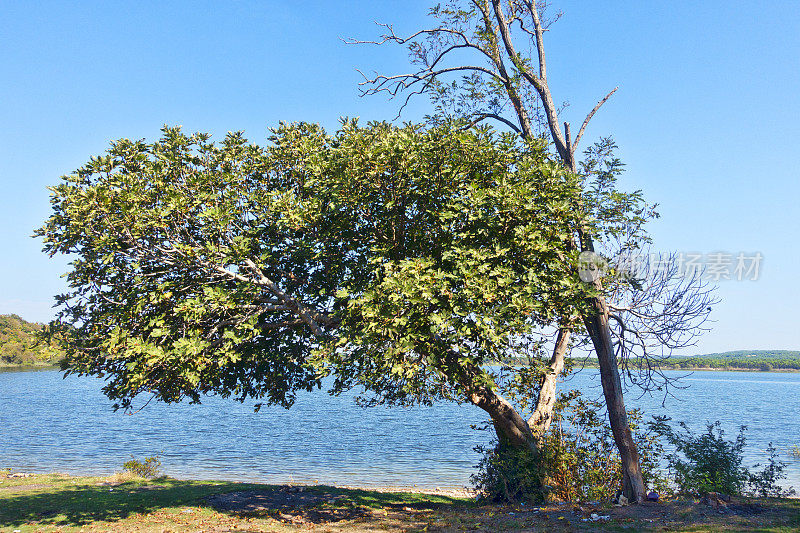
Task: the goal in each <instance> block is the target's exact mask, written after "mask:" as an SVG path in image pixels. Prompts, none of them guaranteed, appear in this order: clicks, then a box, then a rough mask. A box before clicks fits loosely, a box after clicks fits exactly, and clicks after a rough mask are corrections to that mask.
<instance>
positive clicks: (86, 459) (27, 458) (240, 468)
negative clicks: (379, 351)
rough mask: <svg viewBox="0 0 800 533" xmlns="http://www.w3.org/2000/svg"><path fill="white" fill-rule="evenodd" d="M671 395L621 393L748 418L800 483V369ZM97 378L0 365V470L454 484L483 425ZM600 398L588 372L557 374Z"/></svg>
mask: <svg viewBox="0 0 800 533" xmlns="http://www.w3.org/2000/svg"><path fill="white" fill-rule="evenodd" d="M683 384H684V385H688V386H689V387H688V389H686V390H681V391H676V394H677V396H678V399H674V398H669V399H667V402H666V406H665V407H662V406H661V401H662V398H661V397H654V398H648V397H644V398H640V399H638V400H635V399H634V395H630V396H629V398H628V401H627V403H628V405H629V407H631V406H638V407H642V408H643V409H644V410H645V411H646V413H647V414H648V415H650V414H666V415H669V416H671V417H672V418H673V419H675V420H685V421H687V422H688V423H689V424H690V426H691V427H693V428H696V429H702V428H703V424H704V423H705V422H706V421H714V420H720V421H721V422H722V423H723V428H725V429H726V430H727V432H728V435H729V436H731V437H733V436H734V435H735V434H736V432H737V430H738V426H739V425H741V424H746V425H747V426H748V428H749V429H748V431H747V433H746V435H747V439H748V446H747V451H746V454H745V461H746V462H747V463H749V464H752V463H755V462H757V461H759V460H763V458H764V449H765V448H766V446H767V444H768V443H769V442H770V441H772V442H773V443H774V444H775V446H776V447H778V449H779V450H780V451H781V453H782V459H783V460H784V461H786V462H787V463H788V464H789V466H788V467H787V472H788V473H789V477H790V479H789V482H790V483H791V484H793V485H794V486H795V487H797V488H800V461H797V460H796V459H793V458H791V457H790V456H789V455H788V453H787V450H788V448H789V447H790V446H792V445H800V417H798V413H800V374H798V373H795V374H779V373H744V372H695V373H694V374H692V375H691V376H689V377H687V378H684V380H683ZM101 385H102V382H101V381H99V380H97V379H94V378H78V377H74V376H72V377H69V378H66V379H62V376H61V373H60V372H57V371H54V370H48V371H35V372H0V468H4V467H6V468H8V467H10V468H13V469H15V470H19V471H32V472H52V471H59V472H66V473H73V474H95V475H107V474H111V473H113V472H115V471H119V470H120V468H121V465H122V463H123V462H124V461H126V460H128V459H129V458H130V456H131V454H132V455H135V456H137V457H139V458H141V457H143V456H146V455H154V454H161V456H162V462H163V465H164V467H163V470H164V472H165V473H167V474H168V475H171V476H175V477H180V478H195V479H229V480H242V481H244V480H251V481H265V482H276V483H278V482H288V481H294V482H320V483H335V484H340V485H361V486H385V485H389V486H408V485H413V484H417V485H418V486H420V487H460V486H464V485H468V484H469V476H470V474H471V473H472V472H473V470H474V468H473V466H474V465H475V464H476V463H477V461H478V459H479V456H478V454H477V453H476V452H474V451H473V447H474V446H475V445H476V444H482V443H483V444H485V443H487V442H488V440H489V438H490V434H489V433H488V432H478V431H475V430H473V429H470V425H472V424H481V423H482V422H483V421H485V420H486V417H485V416H484V413H483V411H481V410H480V409H478V408H476V407H473V406H471V405H460V406H459V405H456V404H447V403H441V404H437V405H435V406H433V407H415V408H405V409H404V408H385V407H376V408H361V407H358V406H356V405H355V404H354V403H353V399H352V396H351V395H349V396H348V395H346V396H341V397H331V396H329V395H327V394H326V393H325V392H324V391H317V392H313V393H305V394H300V395H299V396H298V400H297V402H296V403H295V405H294V406H293V407H292V408H291V409H289V410H286V409H283V408H280V407H264V408H263V409H261V411H260V412H258V413H254V412H253V406H252V403H245V404H240V403H238V402H235V401H232V400H225V399H221V398H216V397H209V398H207V399H205V400H204V403H203V404H201V405H189V404H179V405H164V404H157V403H152V404H150V405H149V406H148V407H146V408H145V409H143V410H142V411H140V412H138V413H136V414H133V415H126V414H124V413H122V412H121V411H117V412H114V411H113V409H112V408H111V402H110V401H109V400H108V399H107V398H105V397H104V396H103V395H102V394H101V393H100V387H101ZM562 388H578V389H580V390H582V391H583V392H584V393H585V394H586V395H587V396H588V397H590V398H592V399H599V398H600V397H601V390H600V387H599V376H598V374H597V371H596V370H589V369H587V370H583V371H581V372H580V373H578V374H577V375H576V376H574V377H572V378H571V379H569V380H568V381H567V382H566V383H564V384H562Z"/></svg>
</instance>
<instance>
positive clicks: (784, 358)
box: [668, 350, 800, 371]
mask: <svg viewBox="0 0 800 533" xmlns="http://www.w3.org/2000/svg"><path fill="white" fill-rule="evenodd" d="M668 368H683V369H690V368H719V369H724V368H730V369H734V370H736V369H741V370H764V371H769V370H800V351H793V350H737V351H733V352H723V353H710V354H706V355H695V356H691V357H673V358H671V359H670V365H668Z"/></svg>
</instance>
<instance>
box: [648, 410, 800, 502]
mask: <svg viewBox="0 0 800 533" xmlns="http://www.w3.org/2000/svg"><path fill="white" fill-rule="evenodd" d="M669 420H670V419H669V418H668V417H656V418H655V420H654V421H653V422H651V423H650V426H651V429H652V430H653V431H654V432H655V433H656V434H658V435H660V436H662V437H664V438H665V439H666V440H667V441H668V442H669V443H670V444H671V445H672V446H673V447H674V448H675V450H674V452H672V453H670V454H667V456H666V458H667V463H668V465H669V471H670V474H671V477H672V480H673V483H674V488H675V489H676V490H677V492H680V493H685V494H691V495H700V494H706V493H709V492H720V493H723V494H730V495H743V494H750V495H753V496H760V497H781V496H788V495H790V494H793V493H794V490H793V489H791V488H789V489H784V488H782V487H781V486H780V485H779V484H778V483H779V481H780V480H782V479H785V478H786V475H785V474H784V468H785V467H786V464H785V463H783V462H781V461H779V460H778V451H777V450H776V449H775V447H774V446H773V445H772V443H770V444H769V446H768V448H767V454H768V459H767V463H766V464H765V465H764V468H763V470H761V471H758V472H751V471H750V470H749V469H747V468H745V467H743V466H742V454H743V453H744V448H745V444H746V439H745V436H744V432H745V431H746V429H747V426H741V427H740V428H739V434H738V435H737V436H736V438H735V439H734V440H727V439H725V432H724V431H723V430H722V428H721V427H720V426H721V424H720V422H719V421H716V422H714V423H713V424H707V425H706V431H705V432H704V433H701V434H699V435H697V434H695V433H694V432H692V431H691V430H690V429H689V428H688V427H687V425H686V423H685V422H679V423H678V425H679V427H680V429H679V430H675V429H673V428H672V427H671V426H670V425H669V424H668V422H669ZM760 466H761V465H760V464H757V465H755V466H754V467H753V468H758V467H760Z"/></svg>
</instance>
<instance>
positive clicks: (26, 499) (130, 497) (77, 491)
mask: <svg viewBox="0 0 800 533" xmlns="http://www.w3.org/2000/svg"><path fill="white" fill-rule="evenodd" d="M37 488H38V487H37ZM269 488H270V487H269V486H266V485H248V484H243V483H224V482H220V483H216V482H208V483H202V482H196V481H179V480H172V479H161V480H158V481H157V482H153V483H136V482H129V483H123V484H121V485H117V486H114V487H109V486H107V485H101V486H98V485H95V484H91V483H86V484H83V483H80V482H79V484H54V485H51V486H48V487H47V488H42V489H41V490H37V491H35V492H10V493H5V494H3V492H5V491H3V492H0V527H9V526H19V525H22V524H26V523H29V522H36V523H37V524H42V525H45V524H52V525H58V526H80V525H84V524H88V523H90V522H95V521H108V522H114V521H117V520H122V519H124V518H127V517H128V516H130V515H131V514H133V513H147V512H152V511H155V510H158V509H162V508H166V507H176V506H180V505H198V504H201V505H203V498H205V497H207V496H209V495H213V494H219V493H222V492H231V491H238V490H254V489H261V490H269ZM7 490H9V489H7Z"/></svg>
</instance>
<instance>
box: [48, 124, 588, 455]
mask: <svg viewBox="0 0 800 533" xmlns="http://www.w3.org/2000/svg"><path fill="white" fill-rule="evenodd" d="M580 201H581V195H580V183H579V179H578V178H577V177H576V176H574V175H573V174H570V173H568V172H566V171H564V169H563V168H562V166H561V165H560V164H558V162H556V161H554V160H552V159H551V158H550V157H549V156H548V155H547V153H546V151H545V149H544V145H543V143H541V142H539V143H537V142H535V141H533V140H532V141H525V142H523V141H520V139H519V138H518V137H517V136H515V135H509V134H496V133H493V132H492V131H491V130H490V129H488V128H482V129H478V130H469V131H463V130H462V129H461V128H454V127H451V126H448V125H442V126H437V127H433V128H422V127H418V126H406V127H403V128H395V127H392V126H389V125H386V124H383V123H378V124H370V125H369V126H367V127H360V126H358V125H357V123H355V122H352V121H350V122H345V123H344V125H343V127H342V129H341V130H340V131H338V132H337V133H336V134H334V135H328V134H326V133H325V132H324V131H323V130H322V129H321V128H319V127H317V126H314V125H310V124H293V125H286V124H284V125H281V126H280V127H279V128H277V129H276V130H275V132H274V135H273V136H272V138H271V141H270V144H269V145H268V146H267V147H265V148H262V147H259V146H256V145H252V144H249V143H247V142H246V141H245V140H244V139H243V137H242V136H241V135H240V134H230V135H229V136H228V137H227V138H226V139H225V140H224V141H223V142H222V143H221V144H214V143H212V142H210V140H209V136H208V135H204V134H195V135H191V136H187V135H185V134H183V133H181V132H180V130H178V129H172V128H165V130H164V135H163V137H162V138H161V139H160V140H159V141H157V142H153V143H146V142H144V141H130V140H124V139H123V140H120V141H117V142H115V143H113V144H112V146H111V148H110V149H109V151H108V153H106V154H105V155H102V156H99V157H94V158H92V159H91V160H90V161H89V162H88V163H87V164H86V165H85V166H83V167H81V168H80V169H78V170H77V171H76V172H74V173H72V174H70V175H68V176H64V178H63V181H62V182H61V183H60V184H59V185H57V186H55V187H53V188H52V200H51V202H52V207H53V213H52V215H51V216H50V218H49V219H48V220H47V222H46V224H45V225H44V226H43V227H42V228H41V229H40V230H39V231H38V235H39V236H41V237H42V238H43V239H44V243H45V250H46V251H47V252H48V253H50V254H56V253H61V254H67V255H70V256H72V257H73V260H72V262H71V263H70V265H71V269H70V271H69V272H68V273H67V281H68V284H69V291H68V292H67V293H66V294H64V295H62V296H60V297H59V299H58V301H59V304H60V306H61V307H60V314H59V317H58V319H57V321H56V322H54V324H53V325H52V327H53V328H54V329H56V330H61V331H63V334H64V336H65V337H66V342H65V349H66V353H67V356H66V361H65V368H66V370H67V372H69V373H78V374H86V375H95V376H101V377H104V378H106V384H105V387H104V392H105V393H106V394H107V395H108V396H109V397H110V398H112V399H114V400H117V401H118V405H120V406H122V407H126V408H127V407H130V406H131V405H132V402H133V400H134V399H135V398H136V397H137V396H138V395H140V394H147V395H153V396H154V397H156V398H158V399H160V400H163V401H167V402H172V401H179V400H181V399H183V398H189V399H190V400H193V401H200V400H201V398H202V395H203V394H220V395H223V396H233V397H236V398H238V399H241V400H243V399H245V398H263V399H264V401H265V402H269V403H277V404H282V405H285V406H289V405H290V404H291V403H292V401H293V399H294V394H295V392H296V391H297V390H302V389H311V388H314V387H317V386H319V385H320V384H321V379H322V378H323V377H324V376H326V375H331V374H332V375H333V376H334V380H333V385H332V391H333V392H337V391H341V390H344V389H347V388H350V387H353V386H360V387H363V389H364V395H363V399H364V400H365V401H368V402H377V403H382V402H388V403H394V404H414V403H430V402H432V401H434V400H436V399H441V398H445V399H450V400H456V401H465V402H470V403H473V404H475V405H477V406H479V407H480V408H482V409H484V410H485V411H486V412H487V413H488V414H489V415H490V417H491V419H492V421H493V422H494V425H495V428H496V430H497V434H498V438H499V439H501V440H502V441H504V442H509V443H511V444H513V445H517V446H535V443H536V441H535V439H534V438H533V435H532V434H531V431H530V429H529V426H528V424H527V423H526V421H525V420H524V419H523V418H522V417H521V415H520V413H519V412H518V411H517V410H515V409H514V407H513V406H512V405H511V403H510V402H509V401H508V400H506V399H505V398H504V397H503V396H502V395H501V394H500V392H499V390H500V389H501V384H499V383H498V382H497V376H496V375H495V374H493V372H492V370H491V367H490V366H488V363H490V362H492V361H496V360H498V359H501V358H503V357H505V356H507V355H508V354H509V353H511V352H512V351H513V350H515V342H516V341H517V340H518V339H519V338H521V337H523V336H526V335H535V334H536V333H537V331H539V329H540V328H541V327H543V326H545V325H547V324H550V323H551V322H552V321H553V320H555V319H557V317H560V316H573V315H580V314H581V313H587V312H588V309H586V302H587V301H589V300H588V298H589V296H591V295H592V294H594V288H593V287H592V286H591V285H589V284H586V283H584V282H582V281H581V280H580V279H579V277H578V274H577V273H576V270H575V268H574V266H575V261H576V260H577V251H576V250H574V249H573V247H571V246H570V242H571V235H572V232H573V230H574V227H575V225H576V224H577V223H578V222H579V220H578V219H576V214H577V213H579V212H580V210H579V209H578V204H579V202H580ZM520 371H521V372H524V371H525V369H520ZM523 377H524V376H523Z"/></svg>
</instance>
